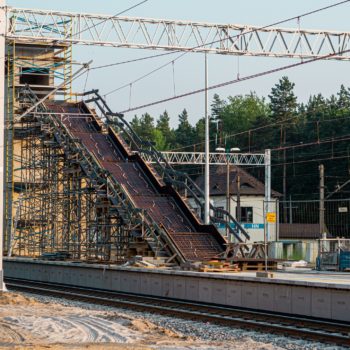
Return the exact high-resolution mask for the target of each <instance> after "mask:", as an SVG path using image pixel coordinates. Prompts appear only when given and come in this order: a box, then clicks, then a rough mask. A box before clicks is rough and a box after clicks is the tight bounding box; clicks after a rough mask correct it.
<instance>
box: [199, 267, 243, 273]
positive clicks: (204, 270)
mask: <svg viewBox="0 0 350 350" xmlns="http://www.w3.org/2000/svg"><path fill="white" fill-rule="evenodd" d="M198 271H200V272H222V273H223V272H241V269H240V268H239V267H232V268H230V267H222V268H212V267H201V268H199V270H198Z"/></svg>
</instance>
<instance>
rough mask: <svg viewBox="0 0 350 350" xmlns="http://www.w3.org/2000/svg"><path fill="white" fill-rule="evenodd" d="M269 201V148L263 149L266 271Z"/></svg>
mask: <svg viewBox="0 0 350 350" xmlns="http://www.w3.org/2000/svg"><path fill="white" fill-rule="evenodd" d="M270 201H271V150H270V149H267V150H265V210H264V223H265V225H264V228H265V229H264V247H265V272H266V273H267V255H268V254H267V243H268V241H269V237H270V227H269V226H270V225H269V223H268V221H267V220H266V216H267V213H269V212H270Z"/></svg>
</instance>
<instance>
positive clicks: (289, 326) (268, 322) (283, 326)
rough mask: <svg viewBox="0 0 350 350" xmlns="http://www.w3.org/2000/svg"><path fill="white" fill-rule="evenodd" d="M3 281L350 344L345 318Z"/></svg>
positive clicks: (29, 288)
mask: <svg viewBox="0 0 350 350" xmlns="http://www.w3.org/2000/svg"><path fill="white" fill-rule="evenodd" d="M5 282H6V286H7V287H8V289H9V290H14V291H24V292H27V293H31V294H39V295H46V296H52V297H59V298H64V299H71V300H72V299H74V300H76V301H82V302H89V303H93V304H99V305H108V306H113V307H121V308H127V309H133V310H137V311H147V312H154V313H159V314H165V315H168V316H172V317H179V318H183V319H191V320H195V321H205V322H212V323H215V324H220V325H226V326H227V325H229V326H236V327H240V328H249V329H253V330H255V331H259V332H266V331H267V332H269V333H273V334H279V335H284V336H290V337H293V338H303V339H309V340H313V341H320V342H324V343H329V344H336V345H342V346H350V325H349V323H346V322H336V321H330V320H321V319H316V318H311V317H305V316H294V315H287V314H281V313H276V312H267V311H258V310H252V309H242V308H235V307H225V306H220V305H215V304H206V303H200V302H189V301H181V300H177V299H170V298H162V297H150V296H145V295H139V294H131V293H124V292H111V291H105V290H98V289H91V288H82V287H75V286H68V285H62V284H54V283H45V282H38V281H32V280H23V279H16V278H5Z"/></svg>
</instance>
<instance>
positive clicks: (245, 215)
mask: <svg viewBox="0 0 350 350" xmlns="http://www.w3.org/2000/svg"><path fill="white" fill-rule="evenodd" d="M241 222H244V223H252V222H253V207H241Z"/></svg>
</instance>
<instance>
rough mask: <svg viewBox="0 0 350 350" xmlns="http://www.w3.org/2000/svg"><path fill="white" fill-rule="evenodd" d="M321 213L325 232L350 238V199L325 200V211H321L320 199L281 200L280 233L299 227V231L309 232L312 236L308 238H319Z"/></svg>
mask: <svg viewBox="0 0 350 350" xmlns="http://www.w3.org/2000/svg"><path fill="white" fill-rule="evenodd" d="M321 215H324V223H325V225H324V232H327V233H328V234H329V236H332V237H346V238H350V199H339V200H325V202H324V213H322V211H320V201H315V200H312V201H306V200H304V201H295V200H289V201H280V203H279V224H280V233H282V234H283V232H287V231H288V229H289V230H290V232H292V228H295V227H298V230H299V231H303V232H308V234H309V236H310V237H306V238H319V237H320V235H321V231H322V228H321V224H320V222H321V221H320V218H321ZM288 224H289V225H288ZM291 224H292V225H291ZM286 235H287V236H288V234H287V233H286ZM290 238H291V237H290Z"/></svg>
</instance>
